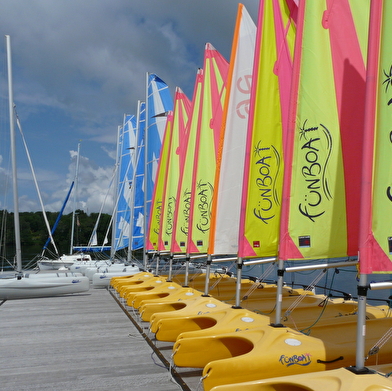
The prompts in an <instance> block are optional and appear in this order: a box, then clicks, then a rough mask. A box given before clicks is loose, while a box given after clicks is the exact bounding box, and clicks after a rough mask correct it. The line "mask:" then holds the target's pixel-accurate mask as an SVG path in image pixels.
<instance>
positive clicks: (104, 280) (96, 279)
mask: <svg viewBox="0 0 392 391" xmlns="http://www.w3.org/2000/svg"><path fill="white" fill-rule="evenodd" d="M137 273H140V270H139V268H138V270H128V271H112V272H107V273H95V274H94V275H93V279H92V286H93V288H103V287H107V286H109V284H110V280H111V279H112V278H113V277H121V276H131V275H134V274H137Z"/></svg>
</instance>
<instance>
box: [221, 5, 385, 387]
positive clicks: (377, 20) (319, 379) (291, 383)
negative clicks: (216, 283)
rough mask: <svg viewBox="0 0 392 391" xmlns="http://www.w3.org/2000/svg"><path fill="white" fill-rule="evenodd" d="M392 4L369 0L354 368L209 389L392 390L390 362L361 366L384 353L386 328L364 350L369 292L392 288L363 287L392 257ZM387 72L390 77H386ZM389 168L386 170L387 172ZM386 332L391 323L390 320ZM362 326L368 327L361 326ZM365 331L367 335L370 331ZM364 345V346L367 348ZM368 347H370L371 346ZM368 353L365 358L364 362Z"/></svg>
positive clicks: (374, 284)
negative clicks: (391, 42) (382, 333)
mask: <svg viewBox="0 0 392 391" xmlns="http://www.w3.org/2000/svg"><path fill="white" fill-rule="evenodd" d="M391 20H392V5H391V3H390V2H388V1H383V0H373V1H372V2H371V9H370V24H369V44H368V62H367V79H366V107H365V121H364V130H365V135H364V148H363V154H362V157H363V161H362V177H363V181H362V187H361V195H362V196H361V207H360V222H361V223H360V236H359V261H360V262H359V263H360V278H359V282H358V296H359V303H360V306H359V310H358V322H357V342H356V361H355V365H352V366H350V367H342V368H339V369H335V370H330V371H323V372H314V373H310V374H305V375H304V374H301V375H294V376H283V377H276V378H273V379H264V380H256V381H251V382H244V383H238V384H231V385H222V386H217V387H214V388H213V390H214V391H231V390H233V391H234V390H237V389H240V388H241V389H242V388H244V389H247V390H250V391H267V390H269V391H273V390H282V389H287V390H297V391H305V390H306V391H316V390H332V391H340V390H342V391H343V390H344V391H350V390H353V391H354V390H355V391H360V390H364V391H365V390H380V391H381V390H382V391H390V390H392V379H391V378H390V374H391V368H392V363H391V358H390V357H389V361H388V362H387V363H385V364H381V365H380V364H376V365H366V366H365V363H366V362H369V360H368V359H369V358H370V357H372V356H374V355H379V354H380V353H381V351H382V350H385V347H384V346H383V345H385V343H386V341H387V340H388V339H389V337H390V330H391V329H390V328H389V330H387V333H386V334H384V335H383V336H382V338H380V339H379V340H378V341H376V343H375V344H374V345H373V346H372V347H371V349H370V350H367V349H366V348H365V342H366V339H369V338H372V333H371V329H370V330H369V324H368V323H369V322H368V321H367V320H366V317H365V310H364V309H365V306H366V300H367V293H368V290H369V289H371V290H373V289H391V286H392V284H391V283H390V282H389V281H388V282H375V283H368V275H370V274H375V273H377V274H379V273H382V274H390V273H391V271H392V263H391V261H392V256H391V251H390V250H391V247H390V240H391V239H390V232H391V225H390V219H389V218H388V217H389V216H391V214H392V206H391V197H389V194H390V186H389V184H390V183H391V180H392V178H391V172H390V170H389V167H390V162H391V133H390V130H389V129H390V127H389V124H390V123H391V118H392V117H391V111H390V107H389V105H390V104H391V92H390V91H389V88H388V86H390V85H391V74H390V72H391V45H390V38H391V33H392V31H391V27H390V22H391ZM388 72H389V73H388ZM387 167H388V169H386V168H387ZM388 323H389V327H390V326H391V325H392V322H391V321H390V320H389V322H388ZM366 324H367V327H365V326H366ZM369 331H370V332H369ZM367 346H369V344H367ZM370 346H371V345H370ZM365 352H367V355H366V356H367V357H365Z"/></svg>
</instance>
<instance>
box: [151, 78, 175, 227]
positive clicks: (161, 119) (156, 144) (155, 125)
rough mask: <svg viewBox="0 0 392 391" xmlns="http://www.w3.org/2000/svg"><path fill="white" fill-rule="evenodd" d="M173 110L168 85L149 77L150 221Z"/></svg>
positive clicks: (158, 79)
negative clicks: (167, 125) (168, 119)
mask: <svg viewBox="0 0 392 391" xmlns="http://www.w3.org/2000/svg"><path fill="white" fill-rule="evenodd" d="M171 110H173V98H172V97H171V95H170V90H169V87H168V86H167V84H166V83H165V82H164V81H163V80H162V79H160V78H159V77H158V76H157V75H155V74H153V73H151V74H148V76H147V111H148V116H147V121H146V123H147V132H146V139H145V140H146V145H147V148H146V149H147V159H146V208H147V211H146V220H145V221H148V217H149V211H150V207H151V200H152V195H153V189H154V184H155V178H156V172H157V170H158V163H159V157H160V154H161V148H162V141H163V136H164V132H165V127H166V117H167V113H168V111H171Z"/></svg>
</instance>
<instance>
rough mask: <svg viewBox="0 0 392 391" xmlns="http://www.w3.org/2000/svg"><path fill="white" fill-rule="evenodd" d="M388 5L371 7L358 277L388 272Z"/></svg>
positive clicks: (391, 247)
mask: <svg viewBox="0 0 392 391" xmlns="http://www.w3.org/2000/svg"><path fill="white" fill-rule="evenodd" d="M391 22H392V3H391V2H390V1H379V0H377V1H373V2H372V9H371V23H370V30H369V54H368V69H367V76H368V77H367V80H368V82H367V91H366V117H365V143H364V145H365V149H364V154H363V162H364V164H363V188H362V204H361V217H362V219H361V228H362V229H361V236H360V271H361V273H362V274H370V273H386V272H387V273H391V272H392V164H391V162H392V130H391V123H392V45H391V37H392V25H391Z"/></svg>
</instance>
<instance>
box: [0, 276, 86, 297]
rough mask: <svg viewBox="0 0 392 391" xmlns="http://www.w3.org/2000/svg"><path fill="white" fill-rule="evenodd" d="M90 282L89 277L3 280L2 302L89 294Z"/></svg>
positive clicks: (14, 278)
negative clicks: (82, 293)
mask: <svg viewBox="0 0 392 391" xmlns="http://www.w3.org/2000/svg"><path fill="white" fill-rule="evenodd" d="M89 289H90V282H89V280H88V278H87V277H83V276H82V277H78V276H73V277H72V276H70V277H57V276H53V278H21V279H19V280H18V279H17V278H16V277H13V278H3V279H0V300H13V299H29V298H36V297H50V296H57V295H64V294H70V293H81V292H87V291H88V290H89Z"/></svg>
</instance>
